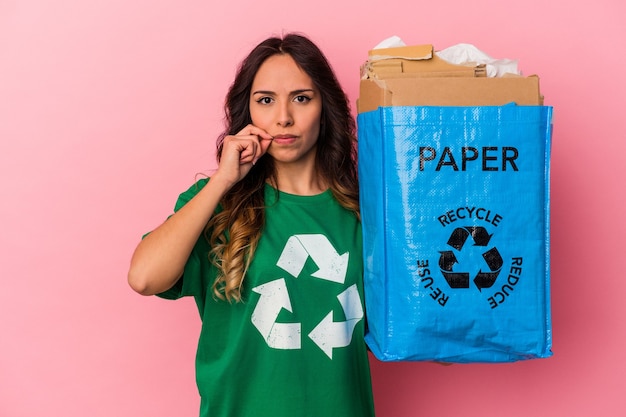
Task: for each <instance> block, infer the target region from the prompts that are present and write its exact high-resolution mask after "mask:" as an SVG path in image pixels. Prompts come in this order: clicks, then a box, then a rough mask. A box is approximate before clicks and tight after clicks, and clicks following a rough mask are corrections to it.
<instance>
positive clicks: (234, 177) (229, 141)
mask: <svg viewBox="0 0 626 417" xmlns="http://www.w3.org/2000/svg"><path fill="white" fill-rule="evenodd" d="M272 139H273V137H272V136H271V135H270V134H269V133H267V132H266V131H265V130H263V129H261V128H258V127H256V126H254V125H251V124H250V125H248V126H246V127H244V128H243V129H242V130H241V131H240V132H239V133H237V134H236V135H229V136H226V137H225V138H224V144H223V147H222V156H221V158H220V165H219V167H218V169H217V172H216V173H215V174H213V175H212V176H211V179H212V180H214V179H216V177H217V178H221V179H222V181H225V182H227V183H230V184H231V185H233V184H235V183H236V182H238V181H240V180H241V179H242V178H243V177H245V176H246V175H247V174H248V172H250V169H252V166H253V165H254V164H255V163H256V161H257V160H258V159H259V158H260V157H261V156H263V155H264V154H265V153H266V152H267V149H268V148H269V146H270V144H271V143H272Z"/></svg>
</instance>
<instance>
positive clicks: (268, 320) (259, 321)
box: [252, 234, 363, 359]
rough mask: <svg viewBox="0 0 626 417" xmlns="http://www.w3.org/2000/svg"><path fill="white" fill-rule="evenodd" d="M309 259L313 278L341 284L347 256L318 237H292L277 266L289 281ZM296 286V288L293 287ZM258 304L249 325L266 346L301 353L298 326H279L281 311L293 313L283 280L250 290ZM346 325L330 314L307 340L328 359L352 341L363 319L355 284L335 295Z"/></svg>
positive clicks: (318, 235) (311, 331)
mask: <svg viewBox="0 0 626 417" xmlns="http://www.w3.org/2000/svg"><path fill="white" fill-rule="evenodd" d="M309 257H310V258H311V259H312V260H313V262H315V264H316V265H317V267H318V268H319V269H318V270H317V271H316V272H314V273H313V274H311V277H312V278H316V279H321V280H325V281H331V282H335V283H339V284H343V283H344V282H345V279H346V272H347V270H348V258H349V253H348V252H346V253H344V254H342V255H340V254H339V253H337V251H336V250H335V248H334V247H333V245H332V244H331V243H330V241H329V240H328V238H327V237H326V236H324V235H320V234H311V235H294V236H291V237H290V238H289V239H288V240H287V243H286V244H285V247H284V249H283V251H282V253H281V255H280V258H279V259H278V262H277V263H276V265H277V266H279V267H280V268H282V269H283V270H285V271H286V272H287V273H289V274H290V275H291V276H292V277H294V278H298V276H299V275H300V273H301V272H302V269H303V268H304V265H305V263H306V262H307V260H308V259H309ZM296 285H297V284H296ZM252 291H254V292H255V293H257V294H259V295H260V297H259V300H258V302H257V305H256V306H255V308H254V311H253V313H252V324H253V325H254V326H255V327H256V328H257V330H258V331H259V332H260V333H261V335H262V336H263V338H264V339H265V342H266V343H267V345H268V346H269V347H271V348H274V349H300V348H301V345H302V324H301V323H298V322H296V323H278V322H277V319H278V316H279V314H280V312H281V310H282V309H285V310H287V311H289V312H290V313H293V307H292V305H291V299H290V297H289V292H288V290H287V282H286V280H285V278H278V279H275V280H273V281H270V282H267V283H265V284H262V285H259V286H257V287H254V288H252ZM337 300H338V301H339V304H340V305H341V307H342V309H343V312H344V315H345V318H346V320H345V321H334V318H333V310H332V308H330V309H329V310H330V311H329V313H328V314H327V315H326V316H325V317H324V318H322V319H321V321H320V322H319V323H317V325H315V327H314V328H313V329H311V330H310V332H309V333H308V337H309V338H310V339H311V340H312V341H313V342H314V343H315V344H316V345H317V346H318V347H319V348H320V349H321V350H322V351H323V352H324V353H325V354H326V355H327V356H328V357H329V358H330V359H332V358H333V349H334V348H341V347H346V346H348V345H349V344H350V342H351V341H352V333H353V332H354V328H355V326H356V324H357V323H358V322H359V321H360V320H362V319H363V306H362V304H361V298H360V296H359V292H358V290H357V287H356V284H353V285H351V286H350V287H348V288H347V289H344V290H343V291H342V292H341V293H339V294H338V295H337Z"/></svg>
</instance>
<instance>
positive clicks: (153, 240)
mask: <svg viewBox="0 0 626 417" xmlns="http://www.w3.org/2000/svg"><path fill="white" fill-rule="evenodd" d="M271 139H272V138H271V136H270V135H269V134H267V132H265V131H263V130H261V129H259V128H257V127H255V126H252V125H249V126H247V127H246V128H244V129H243V130H242V131H241V132H239V133H238V134H237V135H235V136H227V137H226V138H225V139H224V147H223V149H222V158H221V161H220V166H219V168H218V170H217V171H216V173H215V174H214V175H213V176H212V177H211V179H210V180H209V182H208V183H207V184H206V185H205V186H204V188H202V189H201V190H200V191H199V192H198V194H196V195H195V196H194V197H193V198H192V199H191V200H190V201H189V202H188V203H187V204H185V205H184V206H183V207H182V208H181V209H180V210H178V211H177V212H176V213H174V214H173V215H172V216H171V217H170V218H169V219H167V220H166V221H165V222H164V223H163V224H161V225H160V226H159V227H157V228H156V229H155V230H154V231H152V232H151V233H150V234H149V235H147V236H146V237H145V238H144V239H143V240H142V241H141V242H140V243H139V245H138V246H137V248H136V249H135V252H134V253H133V256H132V258H131V262H130V269H129V271H128V283H129V285H130V286H131V288H132V289H133V290H135V291H136V292H138V293H139V294H142V295H154V294H158V293H161V292H163V291H167V290H169V289H170V288H172V287H173V286H174V284H176V282H177V281H178V280H179V279H180V277H181V276H182V274H183V270H184V268H185V264H186V263H187V259H188V258H189V255H190V254H191V251H192V249H193V247H194V245H195V244H196V242H197V240H198V238H199V237H200V235H201V233H202V232H203V231H204V228H205V227H206V225H207V223H208V222H209V220H210V219H211V216H212V215H213V213H214V212H215V209H216V208H217V206H218V204H219V202H220V200H221V199H222V197H223V196H224V194H226V192H227V191H228V190H229V189H230V188H231V187H232V186H233V185H234V184H235V183H236V182H237V181H239V180H241V178H243V177H244V176H245V175H246V174H247V173H248V172H249V171H250V169H251V168H252V165H253V163H254V162H255V161H256V160H257V159H258V158H260V157H261V156H262V155H263V154H264V153H265V152H266V151H267V148H268V147H269V144H270V142H271Z"/></svg>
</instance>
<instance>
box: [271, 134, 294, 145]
mask: <svg viewBox="0 0 626 417" xmlns="http://www.w3.org/2000/svg"><path fill="white" fill-rule="evenodd" d="M295 140H296V136H295V135H276V136H274V140H273V141H272V142H274V143H279V144H287V143H292V142H294V141H295Z"/></svg>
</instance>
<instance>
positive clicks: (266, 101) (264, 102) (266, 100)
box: [256, 97, 272, 104]
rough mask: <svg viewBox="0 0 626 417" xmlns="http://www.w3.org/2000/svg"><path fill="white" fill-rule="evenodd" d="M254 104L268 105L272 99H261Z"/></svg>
mask: <svg viewBox="0 0 626 417" xmlns="http://www.w3.org/2000/svg"><path fill="white" fill-rule="evenodd" d="M256 102H257V103H259V104H270V103H271V102H272V98H271V97H261V98H260V99H258V100H257V101H256Z"/></svg>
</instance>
